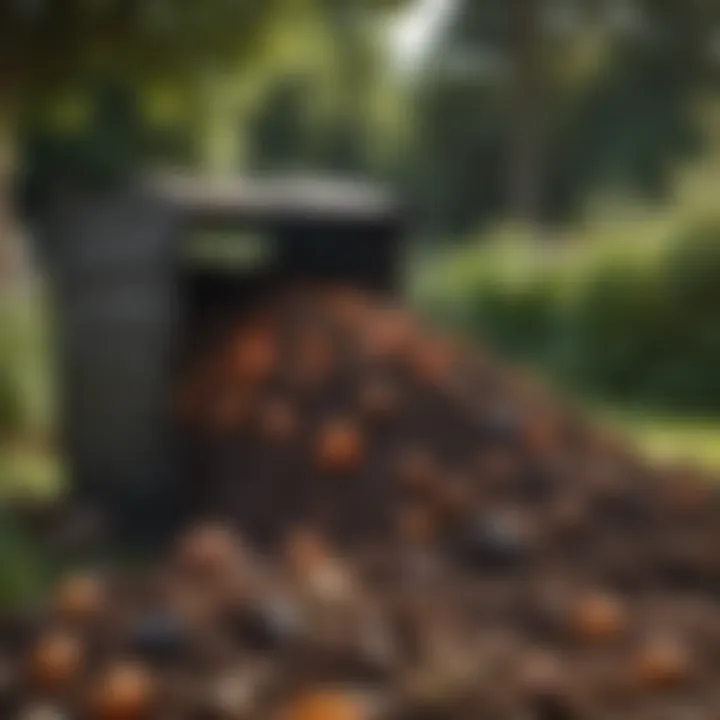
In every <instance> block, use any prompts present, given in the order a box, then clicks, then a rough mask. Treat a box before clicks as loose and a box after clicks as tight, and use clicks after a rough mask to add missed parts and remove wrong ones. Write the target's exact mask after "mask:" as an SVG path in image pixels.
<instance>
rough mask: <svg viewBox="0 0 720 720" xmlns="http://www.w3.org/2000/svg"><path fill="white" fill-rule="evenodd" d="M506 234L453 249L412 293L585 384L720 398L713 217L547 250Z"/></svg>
mask: <svg viewBox="0 0 720 720" xmlns="http://www.w3.org/2000/svg"><path fill="white" fill-rule="evenodd" d="M505 243H506V245H508V243H507V240H505ZM509 245H511V246H512V249H511V250H508V249H507V248H506V249H504V250H498V249H497V247H496V246H494V245H492V244H490V245H488V246H485V247H481V248H479V249H478V248H472V249H464V250H460V251H459V252H458V253H456V256H455V257H452V259H451V260H450V261H449V262H448V263H447V264H446V265H444V266H443V267H442V269H441V271H440V272H439V273H437V272H436V273H435V277H434V282H432V283H426V284H425V286H424V287H423V286H422V285H421V286H420V290H419V292H420V296H419V299H420V302H422V303H424V304H425V306H426V307H428V308H429V309H430V311H431V312H434V313H436V314H437V315H439V317H440V318H441V319H443V320H444V321H446V322H451V323H455V324H456V325H457V326H460V327H462V328H464V329H466V330H468V331H470V332H473V333H478V334H480V335H481V336H482V337H483V338H485V339H486V340H487V341H488V342H489V343H490V344H492V345H494V346H496V347H498V348H500V349H502V350H503V351H505V352H508V353H509V354H511V355H512V356H514V357H517V358H520V359H523V360H527V361H530V362H534V363H537V364H539V365H541V366H543V367H545V368H546V369H548V370H550V371H551V372H552V373H553V374H555V375H556V376H557V377H558V378H560V379H561V380H562V381H564V382H566V383H570V384H574V385H576V386H578V387H580V388H582V389H584V390H586V391H589V392H591V393H596V394H598V395H601V396H605V397H610V398H617V399H623V400H637V401H641V402H644V403H647V404H651V405H656V406H665V407H668V408H672V409H688V410H694V411H697V410H703V411H713V412H714V411H717V410H720V373H718V371H717V368H718V367H720V325H719V324H718V322H717V318H718V317H720V218H717V217H715V218H711V219H701V220H695V221H693V222H692V223H691V224H690V225H688V226H687V227H686V228H685V229H684V230H683V231H681V232H679V233H674V234H672V235H671V236H670V237H669V238H657V239H654V240H653V241H652V242H645V243H643V242H642V239H641V238H636V242H635V244H634V245H630V244H628V243H627V242H625V241H624V240H623V241H620V242H618V241H611V242H607V241H605V242H601V241H598V239H597V238H595V239H594V240H593V239H591V240H589V241H588V243H587V244H586V245H583V246H581V247H578V246H570V247H567V248H564V249H560V250H558V249H554V250H551V252H550V258H548V254H547V252H544V251H543V250H542V249H541V248H538V245H537V241H536V242H535V244H534V245H530V244H529V243H523V242H519V243H516V244H514V245H512V243H510V244H509ZM553 253H554V256H553ZM512 257H514V258H515V259H514V260H512ZM459 269H461V270H462V272H459ZM460 309H461V310H460Z"/></svg>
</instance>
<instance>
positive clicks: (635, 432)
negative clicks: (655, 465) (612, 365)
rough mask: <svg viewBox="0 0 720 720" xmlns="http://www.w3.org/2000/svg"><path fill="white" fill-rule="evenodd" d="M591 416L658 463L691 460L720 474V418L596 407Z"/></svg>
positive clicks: (615, 407) (614, 407)
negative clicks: (615, 429) (618, 432)
mask: <svg viewBox="0 0 720 720" xmlns="http://www.w3.org/2000/svg"><path fill="white" fill-rule="evenodd" d="M591 412H593V413H594V414H595V415H596V416H597V417H598V418H599V419H600V421H601V422H603V423H606V424H608V425H609V426H610V427H615V428H617V429H618V430H619V431H620V432H621V433H622V434H624V435H625V436H626V437H627V438H629V439H630V440H631V441H633V442H634V443H636V445H637V446H638V448H640V449H641V451H642V452H644V453H645V454H646V455H647V456H648V457H650V458H652V459H654V460H658V461H675V460H681V461H685V460H687V461H690V462H693V463H697V464H699V465H702V466H703V467H706V468H708V469H711V470H717V471H720V418H719V417H694V416H690V417H687V416H680V415H660V414H658V413H656V412H654V411H653V412H649V411H647V410H643V409H636V408H623V407H617V406H593V407H592V409H591Z"/></svg>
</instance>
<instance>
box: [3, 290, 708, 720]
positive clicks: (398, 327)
mask: <svg viewBox="0 0 720 720" xmlns="http://www.w3.org/2000/svg"><path fill="white" fill-rule="evenodd" d="M174 409H175V412H176V414H177V418H178V423H179V425H180V426H181V429H180V432H181V434H182V437H183V449H184V466H185V468H186V471H187V472H186V476H187V477H186V478H185V480H184V482H185V492H186V493H187V503H188V505H189V507H190V508H191V509H192V514H193V519H192V520H191V521H190V522H189V523H188V529H186V530H185V531H184V532H183V533H181V534H180V535H179V536H178V537H177V538H176V540H175V542H174V543H173V545H172V547H171V548H170V549H169V551H168V552H167V553H166V554H165V556H163V557H162V558H161V559H159V560H157V561H156V562H155V563H154V564H153V566H152V567H144V568H142V569H140V570H138V569H134V570H123V571H120V570H118V571H107V570H106V571H103V572H99V571H81V572H79V573H78V574H76V575H73V576H71V577H69V578H67V579H66V580H64V581H63V582H62V583H61V584H60V585H59V587H58V588H57V589H56V590H55V592H54V593H53V594H52V596H51V597H49V598H48V599H47V602H46V603H45V605H44V606H43V607H42V608H40V609H39V610H38V611H37V612H33V613H32V614H31V616H29V613H22V614H18V615H17V616H13V617H7V618H6V619H5V620H4V622H3V625H2V627H0V662H1V664H0V670H2V673H0V702H1V703H2V708H0V714H1V716H2V717H3V718H4V717H8V718H16V717H17V718H21V719H22V720H65V719H67V720H76V719H77V720H85V719H87V720H95V719H97V720H137V719H140V720H142V719H145V720H155V719H156V720H240V719H241V718H248V719H250V720H253V719H254V718H262V719H264V718H268V719H278V720H285V719H287V720H375V719H377V720H415V719H417V720H435V719H437V720H441V719H445V718H447V719H448V720H454V719H456V718H457V719H458V720H460V719H461V718H462V719H465V718H467V719H468V720H470V719H478V720H479V719H480V718H487V719H488V720H526V719H527V720H576V719H577V720H582V719H585V718H587V719H594V718H597V719H598V720H605V719H607V720H610V719H611V718H612V719H613V720H625V719H627V720H630V719H631V718H632V719H633V720H645V719H646V718H647V719H648V720H650V718H653V720H657V719H658V718H661V719H668V720H685V719H687V720H691V719H692V720H706V719H707V720H711V719H713V720H715V719H717V718H718V717H720V685H719V684H718V682H717V680H718V677H720V605H718V603H717V600H718V598H719V597H720V542H718V541H719V540H720V495H719V494H718V492H717V490H716V488H715V487H714V486H713V485H712V484H711V483H710V482H709V481H708V479H707V478H704V477H702V476H700V475H699V474H698V473H697V472H694V471H692V470H688V469H685V468H675V469H664V470H660V469H657V468H653V467H650V466H649V465H648V464H646V463H645V462H643V461H642V460H640V459H638V457H637V456H636V455H635V454H634V453H633V452H632V450H631V449H629V448H628V447H627V446H625V445H624V444H623V443H622V442H621V441H619V440H618V439H617V438H615V437H613V436H612V435H611V434H608V433H607V432H605V431H602V430H599V429H597V428H595V427H593V426H592V425H591V424H589V423H587V422H586V420H585V419H584V418H583V417H582V416H580V415H579V414H578V413H577V412H576V411H574V410H573V409H572V408H569V407H566V406H565V405H564V404H563V403H561V402H559V401H558V400H557V399H556V398H554V397H553V396H552V394H551V393H549V392H548V391H547V390H546V389H545V388H543V387H541V386H540V385H539V384H538V383H536V382H535V381H534V380H533V379H532V378H530V377H528V376H526V375H524V374H522V373H520V372H518V371H517V370H514V369H509V368H507V367H505V366H503V365H502V364H500V363H499V362H498V361H497V360H495V359H493V358H491V357H490V356H488V355H486V354H485V353H483V352H482V351H480V350H478V349H477V348H470V347H467V346H465V345H464V344H463V343H461V342H459V341H457V340H455V339H453V338H447V337H441V336H439V335H437V334H435V333H433V332H431V331H430V330H428V329H427V328H425V327H422V326H421V325H420V323H419V322H418V321H417V320H416V319H415V318H414V317H413V316H412V315H411V314H409V313H407V312H405V311H403V310H401V309H398V308H395V307H391V306H389V305H387V304H385V303H384V302H382V301H381V300H379V299H377V298H373V297H370V296H368V295H365V294H363V293H360V292H355V291H351V290H348V289H343V288H314V289H310V290H308V289H303V290H294V291H291V292H287V293H285V294H282V295H280V296H278V297H274V298H272V299H271V300H269V301H265V302H263V303H261V304H260V305H258V306H257V307H255V308H254V309H253V310H252V311H248V312H246V313H244V314H243V315H241V316H238V317H235V318H234V319H233V321H232V322H231V323H229V324H224V325H222V327H221V329H220V330H218V329H217V328H215V329H214V330H213V331H212V332H209V333H208V335H207V336H205V337H202V338H200V340H199V342H198V343H197V347H196V349H195V350H194V351H193V352H191V353H190V357H189V359H188V362H187V366H186V367H185V368H184V370H183V373H182V382H181V383H180V385H179V387H178V392H177V396H176V397H175V398H174Z"/></svg>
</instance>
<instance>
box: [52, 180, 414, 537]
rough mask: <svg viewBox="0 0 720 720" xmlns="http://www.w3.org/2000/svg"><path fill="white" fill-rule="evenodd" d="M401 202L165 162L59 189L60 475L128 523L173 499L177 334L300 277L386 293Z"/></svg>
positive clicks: (143, 525) (137, 528) (176, 489)
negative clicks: (154, 170) (117, 181)
mask: <svg viewBox="0 0 720 720" xmlns="http://www.w3.org/2000/svg"><path fill="white" fill-rule="evenodd" d="M401 229H402V216H401V213H400V211H399V208H398V206H397V205H396V203H395V202H394V201H393V200H392V198H391V197H390V196H389V195H388V194H387V193H385V192H383V191H381V190H379V189H378V188H376V187H371V186H368V185H366V184H363V183H359V182H354V181H353V182H351V181H340V180H337V179H325V180H322V181H320V180H317V179H313V180H309V179H307V178H294V179H287V178H282V179H277V178H264V179H247V178H245V179H235V180H229V181H223V182H219V181H213V180H210V179H207V178H203V177H196V176H188V175H184V176H180V175H163V176H161V177H153V179H152V180H151V181H146V182H144V183H137V184H133V185H132V186H130V185H127V184H125V185H123V186H122V187H113V188H110V187H106V188H92V189H88V188H85V189H84V190H83V191H80V192H73V193H66V194H64V195H62V196H61V197H60V196H59V197H58V198H57V202H55V203H54V204H53V211H52V212H51V213H49V214H48V215H47V216H46V218H45V220H44V226H43V228H42V234H43V236H44V242H46V243H47V244H48V246H51V247H52V248H53V249H54V250H53V253H52V254H51V256H50V257H51V266H52V267H51V270H52V272H51V274H52V278H53V287H54V289H55V309H56V315H57V320H58V327H59V330H60V332H59V350H60V352H59V359H60V366H61V389H62V406H63V439H64V445H65V450H66V456H67V460H68V464H69V471H70V477H71V480H72V486H73V488H74V490H75V492H76V494H77V495H78V496H79V497H80V498H81V499H82V500H83V501H86V502H90V503H92V504H95V505H98V506H100V507H101V508H102V509H104V510H105V512H106V513H107V514H108V516H109V517H110V518H111V519H112V520H113V521H115V524H116V526H117V527H119V528H121V529H122V532H123V534H124V535H125V536H127V535H133V534H134V535H136V536H137V537H142V536H143V535H144V533H145V532H146V531H148V530H151V531H163V530H164V529H165V528H166V527H168V523H170V524H171V523H172V520H173V518H174V517H176V516H177V513H178V512H181V511H182V496H183V493H182V487H181V484H182V483H181V481H180V478H182V477H183V473H182V468H179V467H178V465H177V454H176V453H175V452H174V442H173V433H172V424H171V418H170V412H169V409H170V403H169V394H170V390H171V383H172V376H173V368H174V367H176V360H177V356H178V354H179V353H181V352H182V348H183V346H184V342H185V341H188V340H190V341H193V340H194V341H198V338H200V341H201V342H202V337H203V333H205V332H207V331H208V329H209V328H211V327H212V324H213V323H214V322H217V321H218V319H219V318H222V317H223V315H224V314H226V313H236V312H237V311H238V309H241V308H242V307H243V306H244V305H246V304H248V303H251V302H254V301H255V300H256V299H257V298H258V297H259V296H260V295H262V294H264V293H267V292H273V291H274V290H276V289H278V288H281V287H282V286H283V285H284V284H286V283H289V282H295V281H297V280H311V281H313V280H328V279H332V280H337V281H346V282H349V283H353V284H357V285H361V286H364V287H367V288H371V289H373V290H376V291H380V292H383V293H393V292H395V291H396V290H397V289H398V284H399V275H398V271H399V267H398V266H399V263H398V259H399V258H398V254H399V252H400V242H399V241H400V237H401Z"/></svg>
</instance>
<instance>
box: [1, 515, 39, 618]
mask: <svg viewBox="0 0 720 720" xmlns="http://www.w3.org/2000/svg"><path fill="white" fill-rule="evenodd" d="M50 575H51V570H50V565H49V563H48V558H46V557H45V556H44V554H43V553H42V551H41V550H40V548H39V547H38V546H37V545H36V544H35V543H34V542H33V541H32V540H31V539H30V538H29V536H28V535H27V533H25V532H23V531H22V530H21V529H20V528H19V527H18V525H17V523H15V522H13V518H12V515H11V513H10V512H8V510H6V509H4V508H3V509H0V610H8V609H19V608H22V607H23V606H26V605H27V603H29V602H32V601H34V600H35V599H37V598H38V597H39V596H40V594H41V591H42V590H43V588H45V587H46V586H47V583H48V580H49V577H50Z"/></svg>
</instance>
